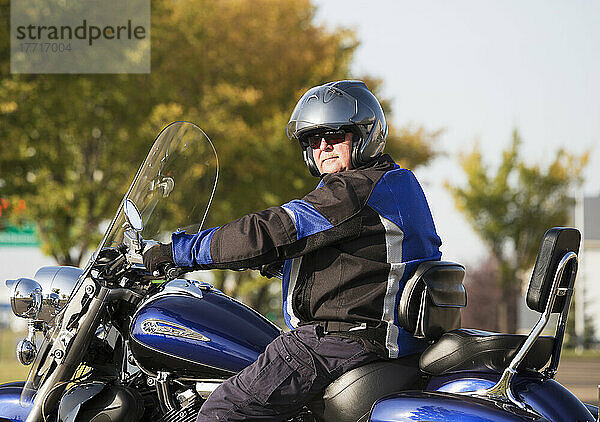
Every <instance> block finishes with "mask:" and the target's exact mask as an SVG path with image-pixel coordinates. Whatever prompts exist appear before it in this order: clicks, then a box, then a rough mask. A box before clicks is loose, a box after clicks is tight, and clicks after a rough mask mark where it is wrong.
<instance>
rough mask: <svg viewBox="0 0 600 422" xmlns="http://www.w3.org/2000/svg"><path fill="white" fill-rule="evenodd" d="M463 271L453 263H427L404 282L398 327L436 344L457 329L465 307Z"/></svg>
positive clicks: (465, 296) (462, 268)
mask: <svg viewBox="0 0 600 422" xmlns="http://www.w3.org/2000/svg"><path fill="white" fill-rule="evenodd" d="M464 277H465V268H464V267H463V266H462V265H460V264H456V263H454V262H447V261H426V262H423V263H422V264H420V265H419V267H418V268H417V270H416V271H415V274H414V275H413V276H412V277H411V278H410V280H408V281H407V282H406V285H405V286H404V289H403V290H402V295H401V296H400V306H399V310H398V312H399V315H398V318H399V321H400V325H401V326H402V327H403V328H404V329H405V330H407V331H408V332H410V333H413V335H414V336H415V337H419V338H425V339H428V340H436V339H438V338H439V337H440V336H441V335H442V334H444V333H445V332H447V331H450V330H454V329H457V328H460V324H461V315H460V310H461V308H464V307H465V306H467V292H466V290H465V287H464V285H463V283H462V282H463V279H464Z"/></svg>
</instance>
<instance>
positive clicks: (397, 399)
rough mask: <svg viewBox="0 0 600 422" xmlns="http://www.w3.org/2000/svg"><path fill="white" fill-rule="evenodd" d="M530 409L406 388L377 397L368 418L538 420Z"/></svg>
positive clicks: (385, 421)
mask: <svg viewBox="0 0 600 422" xmlns="http://www.w3.org/2000/svg"><path fill="white" fill-rule="evenodd" d="M539 420H541V419H539V417H537V416H535V415H532V414H530V413H525V412H519V413H513V412H509V411H507V410H504V409H503V408H501V407H499V406H497V405H496V404H495V403H493V402H490V401H487V400H482V399H479V398H475V397H469V396H464V395H458V394H451V393H437V392H421V391H407V392H403V393H397V394H394V395H392V396H388V397H385V398H383V399H380V400H378V401H377V402H376V403H375V405H374V406H373V410H372V411H371V418H370V421H371V422H409V421H430V422H523V421H529V422H532V421H539Z"/></svg>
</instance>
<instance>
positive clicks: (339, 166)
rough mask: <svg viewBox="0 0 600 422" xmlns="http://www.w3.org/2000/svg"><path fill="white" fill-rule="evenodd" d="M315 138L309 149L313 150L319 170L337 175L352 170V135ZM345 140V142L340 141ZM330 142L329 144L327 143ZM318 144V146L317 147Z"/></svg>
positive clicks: (349, 133) (348, 133)
mask: <svg viewBox="0 0 600 422" xmlns="http://www.w3.org/2000/svg"><path fill="white" fill-rule="evenodd" d="M318 137H319V138H320V139H316V136H315V137H314V138H313V142H312V143H311V146H309V148H312V149H313V150H312V153H313V157H314V159H315V163H316V164H317V168H318V169H319V171H320V172H321V174H324V173H337V172H340V171H345V170H350V169H351V168H352V158H351V157H352V156H351V153H352V133H351V132H347V133H345V135H344V134H341V137H340V135H338V138H336V137H335V135H327V134H325V135H319V136H318ZM341 139H343V141H340V140H341ZM327 141H328V142H327ZM317 143H318V145H317Z"/></svg>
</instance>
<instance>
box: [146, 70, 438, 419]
mask: <svg viewBox="0 0 600 422" xmlns="http://www.w3.org/2000/svg"><path fill="white" fill-rule="evenodd" d="M287 134H288V137H289V138H290V139H291V138H293V139H296V140H297V141H298V142H299V144H300V146H301V148H302V152H303V157H304V161H305V163H306V165H307V166H308V169H309V171H310V173H311V174H312V175H314V176H317V177H320V178H321V180H320V182H319V184H318V186H317V188H316V189H315V190H313V191H312V192H310V193H309V194H308V195H306V196H305V197H304V198H303V199H301V200H293V201H290V202H288V203H286V204H283V205H282V206H279V207H272V208H269V209H267V210H264V211H260V212H256V213H252V214H248V215H246V216H243V217H242V218H240V219H239V220H236V221H234V222H232V223H229V224H226V225H224V226H221V227H214V228H210V229H207V230H203V231H200V232H199V233H197V234H187V233H184V232H176V233H173V235H172V244H169V245H156V246H154V247H152V248H150V249H149V250H148V251H147V252H146V253H145V254H144V262H145V264H146V267H147V268H148V269H149V270H150V271H154V270H155V269H159V268H161V266H164V265H165V264H169V263H174V264H175V265H177V266H180V267H192V268H196V269H211V268H229V269H239V268H261V267H262V268H263V269H264V268H265V266H268V267H270V268H273V267H279V268H281V269H282V273H283V297H284V300H283V314H284V317H285V322H286V324H287V325H288V326H289V327H290V328H291V329H292V331H290V332H286V333H283V334H281V335H280V336H279V337H277V338H276V339H275V340H274V341H273V342H272V343H271V344H270V345H269V346H268V347H267V348H266V350H265V352H264V353H263V354H261V355H260V356H259V358H258V359H257V361H256V362H254V363H253V364H252V365H250V366H248V367H247V368H245V369H244V370H242V371H241V372H240V373H238V374H237V375H235V376H234V377H232V378H230V379H229V380H227V381H226V382H224V383H223V384H222V385H221V386H220V387H219V388H217V389H216V390H215V391H214V392H213V393H212V394H211V396H210V397H209V398H208V400H207V401H206V402H205V403H204V405H203V406H202V408H201V410H200V413H199V415H198V421H214V420H220V421H223V420H281V419H283V418H286V417H290V416H291V415H293V414H295V413H297V412H298V410H299V409H300V408H301V407H302V406H303V405H305V404H307V403H308V402H310V401H311V400H313V399H315V398H317V397H318V395H319V394H322V393H323V391H324V389H325V388H326V387H327V385H328V384H329V383H331V382H332V381H333V380H335V379H336V378H337V377H339V376H341V375H342V374H343V373H344V372H346V371H349V370H351V369H353V368H355V367H358V366H361V365H364V364H366V363H369V362H371V361H373V360H376V359H382V358H383V359H386V358H400V357H404V356H409V355H413V354H415V353H418V352H420V351H422V350H423V349H424V346H425V344H424V343H423V342H422V341H421V340H418V339H416V338H414V337H413V336H412V335H411V334H410V333H408V332H407V331H405V330H403V329H402V328H401V327H400V326H399V323H398V310H397V307H398V301H399V297H400V293H401V291H402V288H403V286H404V283H405V281H406V280H407V279H408V278H409V277H410V276H411V275H412V274H413V272H414V270H415V268H416V267H417V265H418V264H419V263H421V262H423V261H426V260H438V259H440V257H441V253H440V251H439V246H440V244H441V241H440V238H439V237H438V235H437V234H436V231H435V227H434V223H433V219H432V217H431V213H430V210H429V206H428V204H427V200H426V198H425V195H424V194H423V191H422V189H421V187H420V185H419V183H418V182H417V180H416V178H415V177H414V175H413V174H412V173H411V172H410V171H409V170H407V169H402V168H400V167H399V166H398V165H396V164H395V163H394V162H393V161H392V159H391V158H390V157H389V156H388V155H382V151H383V148H384V145H385V140H386V136H387V124H386V121H385V116H384V113H383V110H382V109H381V106H380V104H379V102H378V101H377V99H376V98H375V96H374V95H373V94H372V93H371V92H370V91H369V90H368V88H367V87H366V85H365V84H364V83H363V82H360V81H338V82H330V83H327V84H324V85H320V86H316V87H314V88H312V89H310V90H308V91H307V92H306V93H305V94H304V95H303V96H302V98H301V99H300V100H299V102H298V104H297V105H296V107H295V109H294V111H293V113H292V116H291V118H290V121H289V123H288V126H287Z"/></svg>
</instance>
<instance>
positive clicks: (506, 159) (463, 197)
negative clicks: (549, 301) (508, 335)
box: [446, 130, 588, 332]
mask: <svg viewBox="0 0 600 422" xmlns="http://www.w3.org/2000/svg"><path fill="white" fill-rule="evenodd" d="M520 144H521V138H520V137H519V134H518V132H517V131H516V130H515V131H514V132H513V139H512V144H511V146H510V147H509V148H508V149H506V150H505V151H504V152H503V154H502V162H501V164H500V166H499V167H498V169H497V170H495V171H494V170H493V169H490V168H489V167H487V166H486V165H485V164H484V163H483V159H482V155H481V152H480V151H479V149H478V147H477V146H475V148H474V149H473V151H472V152H470V153H468V154H464V155H462V157H461V159H460V164H461V166H462V169H463V171H464V172H465V174H466V176H467V185H466V186H464V187H460V186H453V185H451V184H449V183H446V186H447V188H448V189H449V190H450V192H451V194H452V196H453V197H454V200H455V203H456V206H457V207H458V209H459V210H460V211H462V212H463V213H464V214H465V216H466V217H467V220H468V221H469V222H470V224H471V226H472V227H473V229H474V230H475V231H476V232H477V233H478V234H479V236H480V237H481V239H482V240H483V241H484V242H485V243H486V244H487V246H488V248H489V250H490V253H491V254H492V256H493V257H494V259H495V260H496V261H497V263H498V266H499V277H498V283H499V284H500V287H501V289H502V302H501V303H500V306H499V309H498V312H499V324H498V325H499V327H498V328H499V329H500V330H501V331H509V332H514V331H516V328H517V312H518V307H517V299H518V297H519V293H520V290H521V280H522V278H523V276H524V274H525V272H526V271H527V270H529V269H530V268H531V267H532V265H533V263H534V260H535V257H536V255H537V251H538V246H539V243H540V241H541V239H542V235H543V234H544V232H545V231H546V230H547V229H549V228H550V227H553V226H561V225H566V224H567V223H568V215H569V208H570V207H571V206H572V204H573V201H572V198H571V195H570V192H571V188H572V187H573V185H574V184H575V183H578V182H580V181H581V172H582V170H583V168H584V167H585V165H586V163H587V159H588V153H584V154H583V155H581V156H575V155H572V154H570V153H568V152H566V151H564V150H559V151H558V152H557V153H556V156H555V158H554V160H553V161H552V162H551V163H550V165H548V167H545V168H542V167H541V166H539V165H533V166H529V165H527V164H526V163H525V162H524V161H523V159H522V158H521V157H520V156H519V146H520Z"/></svg>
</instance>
